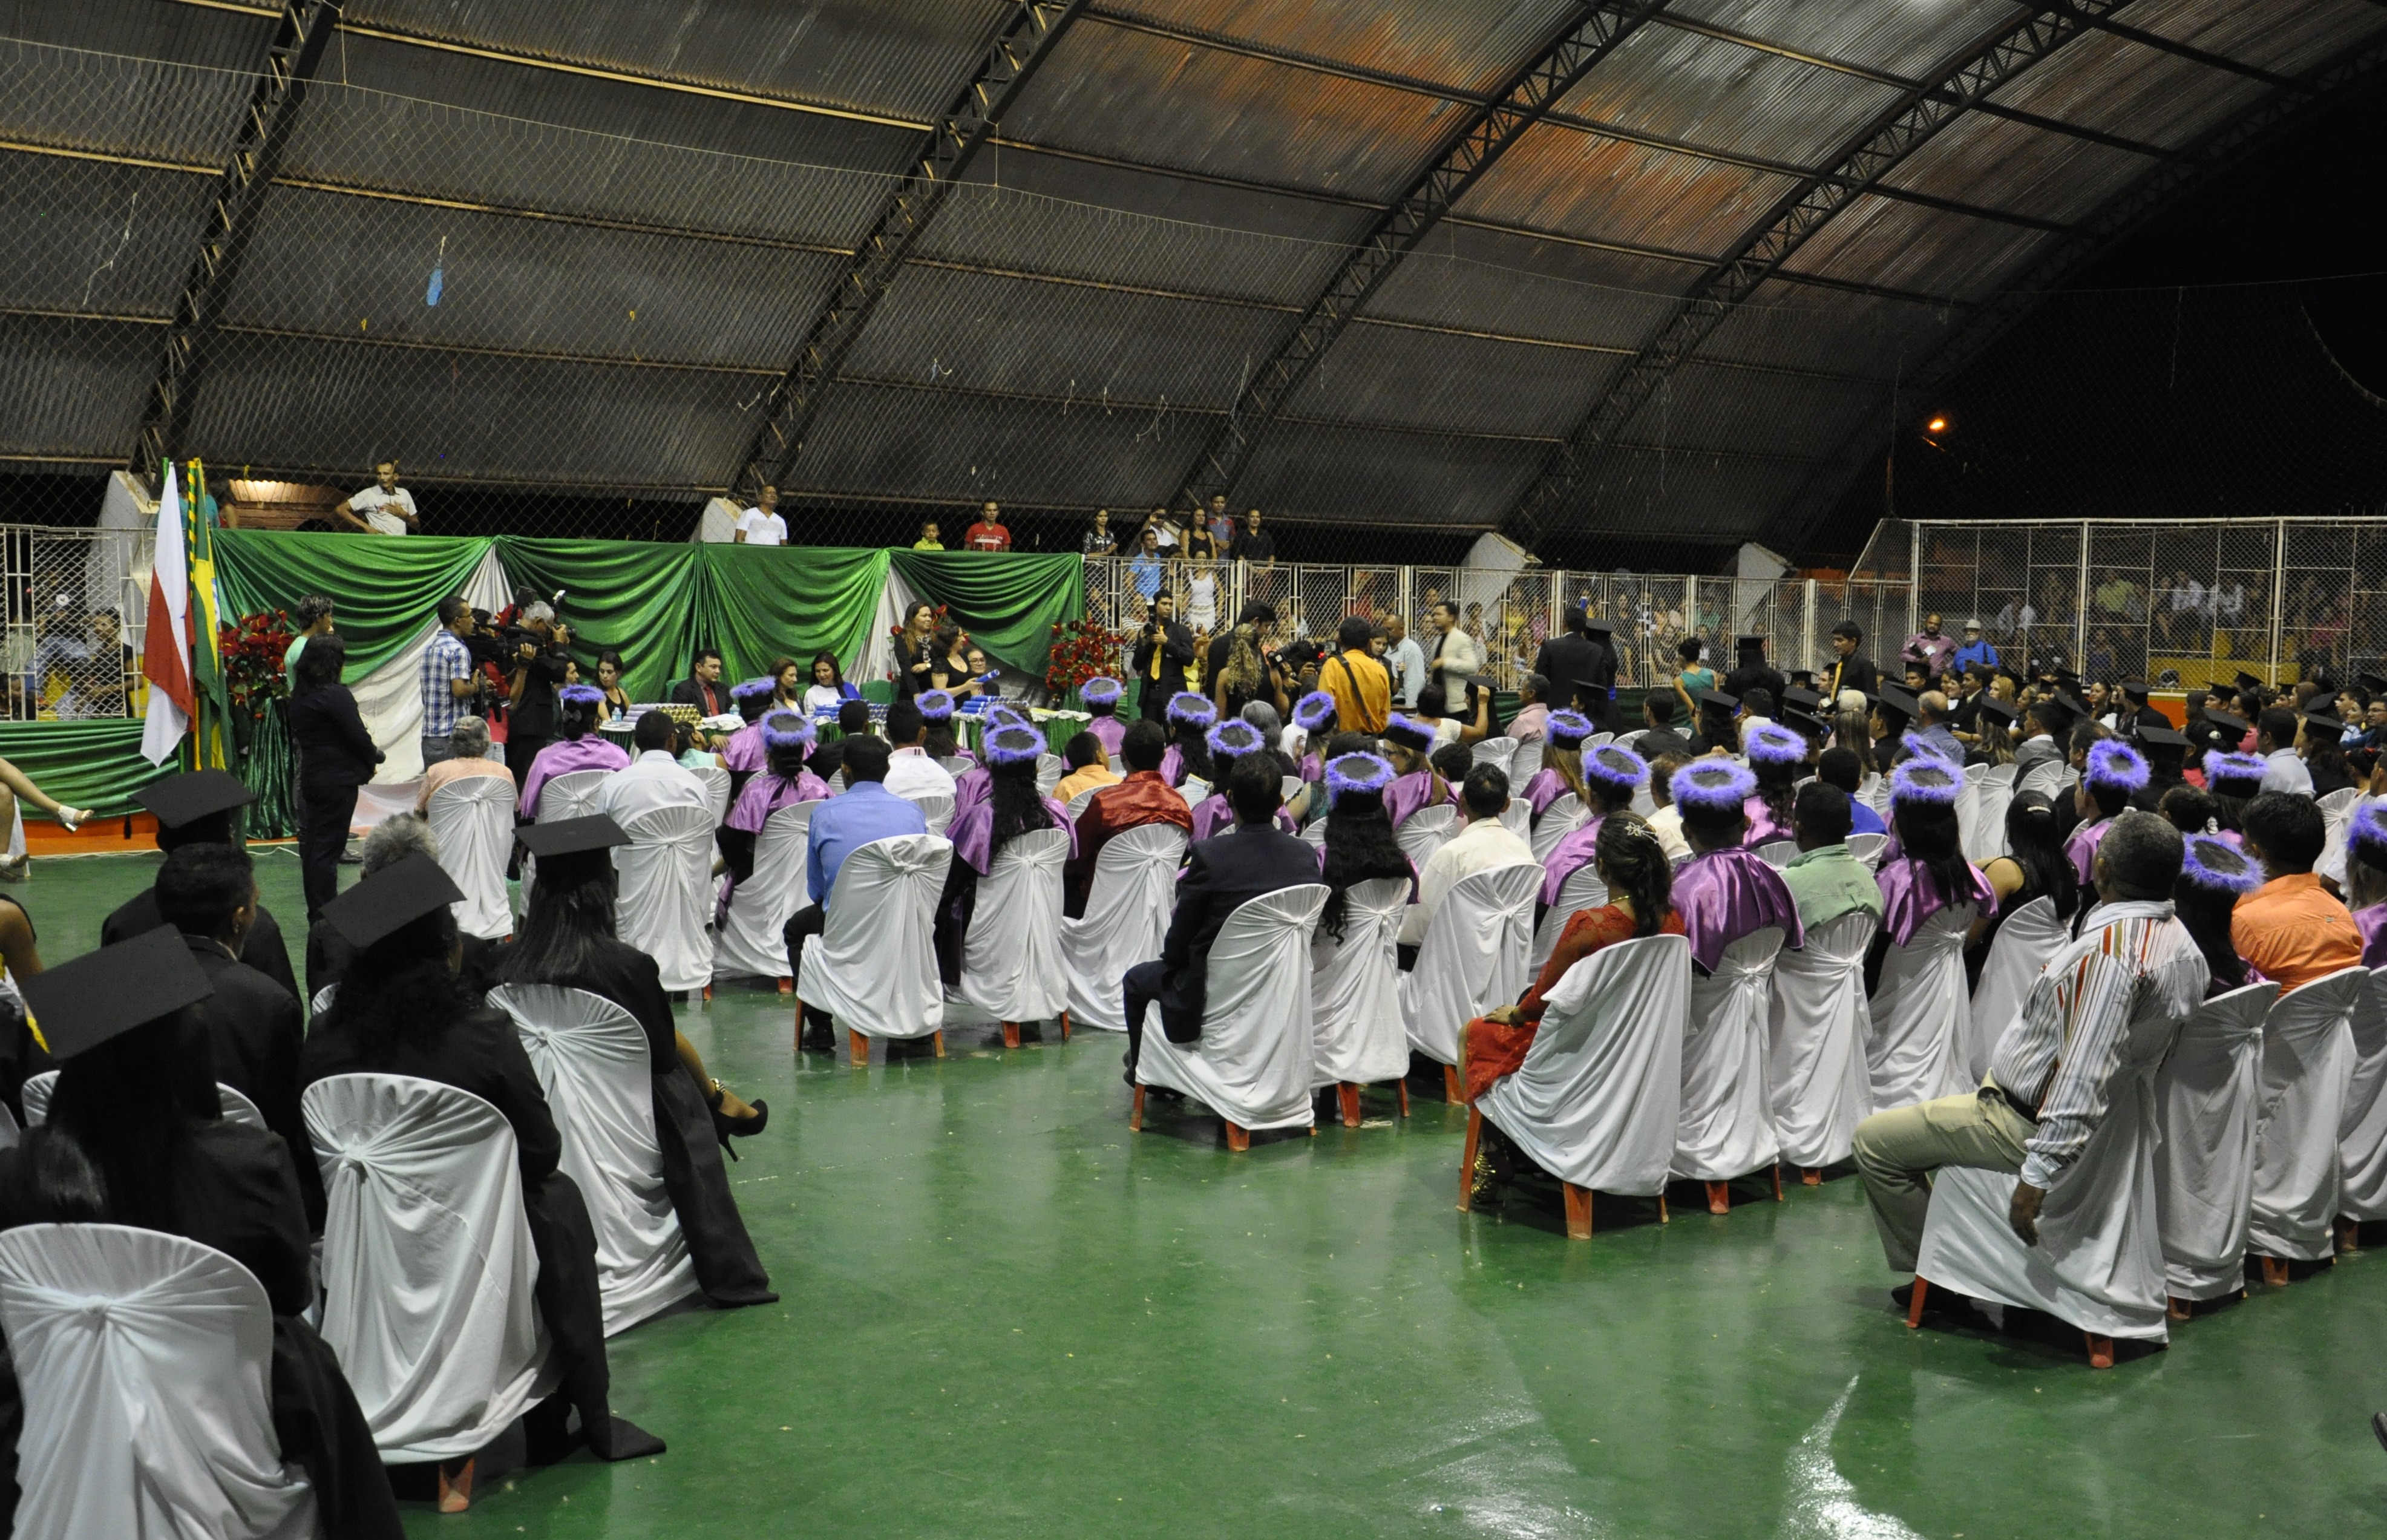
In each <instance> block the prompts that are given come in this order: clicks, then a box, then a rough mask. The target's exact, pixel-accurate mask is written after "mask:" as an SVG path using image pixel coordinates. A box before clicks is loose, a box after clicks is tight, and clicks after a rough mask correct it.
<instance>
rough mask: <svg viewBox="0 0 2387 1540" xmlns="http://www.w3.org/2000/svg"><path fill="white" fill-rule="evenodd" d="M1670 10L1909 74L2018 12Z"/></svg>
mask: <svg viewBox="0 0 2387 1540" xmlns="http://www.w3.org/2000/svg"><path fill="white" fill-rule="evenodd" d="M1667 10H1668V11H1669V12H1670V13H1671V14H1674V15H1679V16H1683V17H1686V18H1689V19H1695V20H1699V21H1705V22H1708V23H1710V24H1711V25H1714V26H1717V27H1723V28H1726V29H1728V30H1730V31H1732V32H1742V33H1746V34H1748V35H1749V36H1751V37H1755V38H1761V39H1762V40H1764V41H1765V42H1768V43H1773V44H1780V45H1781V46H1783V47H1786V48H1790V49H1795V50H1797V51H1798V52H1800V53H1804V54H1812V55H1815V56H1818V57H1824V58H1828V59H1832V60H1835V61H1837V62H1840V63H1844V64H1849V65H1853V66H1857V67H1859V68H1863V69H1876V70H1880V71H1882V72H1883V73H1886V74H1892V75H1900V76H1904V77H1906V78H1908V79H1914V78H1917V77H1919V76H1922V75H1923V74H1925V73H1926V72H1928V71H1929V70H1931V69H1933V68H1934V67H1936V66H1937V65H1939V63H1941V62H1942V61H1943V60H1945V59H1948V58H1950V57H1953V56H1954V55H1955V53H1956V52H1957V50H1958V49H1960V48H1963V47H1964V46H1965V45H1966V44H1969V43H1972V42H1974V41H1975V40H1977V39H1978V38H1981V37H1984V36H1987V35H1988V34H1989V31H1990V29H1992V28H1994V27H1997V26H2000V25H2001V24H2002V23H2004V22H2007V21H2010V20H2012V19H2014V18H2016V17H2019V16H2020V15H2021V14H2022V12H2023V7H2022V6H2017V5H2015V4H2014V3H2013V0H1897V3H1895V4H1879V3H1876V4H1862V5H1820V6H1819V5H1816V4H1814V0H1674V3H1673V5H1671V6H1668V7H1667Z"/></svg>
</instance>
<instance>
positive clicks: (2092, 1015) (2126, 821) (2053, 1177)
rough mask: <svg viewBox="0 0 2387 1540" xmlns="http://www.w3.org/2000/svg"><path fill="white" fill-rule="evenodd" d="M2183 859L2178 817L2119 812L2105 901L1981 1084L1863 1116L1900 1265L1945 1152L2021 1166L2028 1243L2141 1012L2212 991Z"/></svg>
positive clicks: (2100, 869)
mask: <svg viewBox="0 0 2387 1540" xmlns="http://www.w3.org/2000/svg"><path fill="white" fill-rule="evenodd" d="M1903 838H1904V836H1903V835H1902V834H1901V839H1903ZM2179 869H2180V837H2179V830H2178V829H2176V828H2173V827H2171V826H2170V825H2169V824H2166V823H2165V822H2164V821H2163V820H2162V819H2160V818H2157V817H2154V816H2153V815H2151V814H2143V813H2131V814H2126V815H2125V816H2123V817H2122V818H2120V819H2117V820H2116V821H2115V826H2114V828H2113V830H2112V832H2110V833H2109V834H2107V835H2106V836H2105V838H2104V839H2103V840H2101V841H2100V842H2099V844H2098V847H2097V860H2096V866H2095V869H2094V872H2093V878H2094V881H2095V883H2096V888H2097V896H2098V898H2099V899H2100V900H2101V901H2102V902H2101V903H2100V905H2099V907H2097V908H2096V909H2094V910H2093V911H2091V912H2090V915H2089V916H2088V919H2087V921H2086V922H2085V923H2086V927H2087V928H2086V931H2085V933H2084V934H2083V935H2082V936H2081V937H2080V938H2079V939H2078V940H2075V941H2073V942H2072V943H2071V944H2070V945H2068V946H2066V947H2065V948H2064V949H2063V950H2062V951H2061V952H2058V953H2056V954H2055V955H2054V957H2052V958H2051V959H2050V960H2049V962H2048V964H2047V966H2046V967H2045V968H2044V969H2042V970H2041V971H2040V975H2039V978H2038V979H2037V981H2036V982H2034V983H2033V984H2032V985H2031V987H2030V992H2029V994H2028V995H2027V997H2026V999H2025V1001H2024V1004H2023V1008H2022V1014H2021V1015H2020V1016H2017V1017H2016V1018H2015V1019H2014V1024H2013V1025H2012V1026H2011V1027H2009V1028H2008V1029H2006V1032H2005V1035H2004V1036H2003V1037H2002V1038H2001V1039H1999V1041H1998V1046H1997V1050H1996V1053H1995V1054H1993V1056H1992V1057H1991V1059H1990V1061H1989V1079H1988V1080H1987V1081H1985V1082H1984V1083H1983V1084H1982V1086H1981V1088H1980V1090H1978V1091H1977V1092H1966V1093H1964V1094H1963V1095H1960V1096H1946V1097H1941V1098H1940V1099H1939V1100H1938V1101H1933V1102H1924V1103H1920V1104H1918V1105H1914V1106H1910V1107H1900V1108H1898V1109H1896V1110H1894V1111H1889V1112H1877V1113H1876V1114H1874V1115H1873V1116H1872V1117H1868V1118H1866V1119H1865V1120H1864V1121H1863V1122H1862V1123H1860V1124H1858V1125H1857V1134H1856V1160H1857V1166H1858V1168H1859V1169H1860V1170H1861V1171H1863V1174H1864V1194H1865V1202H1866V1204H1867V1205H1869V1206H1870V1207H1871V1208H1872V1210H1873V1219H1874V1227H1875V1229H1876V1230H1877V1231H1879V1232H1880V1235H1881V1244H1882V1252H1883V1255H1884V1256H1885V1257H1886V1258H1887V1259H1888V1263H1889V1266H1890V1267H1891V1269H1894V1270H1896V1271H1899V1272H1910V1273H1911V1272H1913V1270H1914V1257H1915V1252H1916V1250H1917V1248H1919V1247H1920V1246H1921V1244H1922V1242H1923V1220H1924V1215H1925V1212H1926V1210H1927V1209H1928V1207H1929V1205H1930V1201H1931V1173H1932V1172H1933V1171H1936V1170H1938V1169H1939V1168H1941V1167H1943V1166H1964V1167H1971V1168H1977V1169H1980V1170H1987V1171H2009V1172H2016V1173H2019V1174H2020V1176H2021V1178H2022V1180H2021V1183H2020V1184H2019V1185H2017V1186H2016V1187H2015V1188H2014V1200H2013V1204H2012V1206H2011V1208H2010V1209H2009V1212H2008V1220H2009V1222H2010V1223H2011V1224H2012V1225H2013V1227H2014V1232H2015V1234H2017V1235H2018V1236H2020V1237H2021V1239H2022V1240H2023V1242H2024V1243H2025V1244H2029V1245H2035V1244H2037V1243H2038V1240H2039V1231H2038V1218H2039V1209H2040V1202H2041V1200H2043V1199H2044V1198H2045V1197H2046V1195H2047V1191H2048V1189H2049V1188H2050V1187H2052V1186H2053V1185H2054V1184H2055V1182H2056V1181H2057V1180H2059V1179H2060V1178H2061V1177H2062V1176H2063V1174H2064V1172H2065V1169H2066V1168H2068V1167H2069V1166H2070V1165H2071V1164H2072V1163H2073V1161H2075V1160H2076V1159H2078V1157H2079V1155H2080V1152H2081V1151H2082V1150H2083V1149H2085V1148H2087V1146H2088V1143H2089V1141H2090V1136H2091V1135H2092V1134H2094V1133H2095V1132H2096V1131H2097V1126H2098V1124H2099V1123H2100V1122H2102V1121H2103V1118H2104V1115H2105V1111H2106V1108H2107V1106H2108V1105H2109V1103H2108V1101H2107V1082H2108V1081H2109V1080H2110V1079H2112V1078H2113V1074H2114V1069H2115V1065H2116V1064H2117V1063H2118V1062H2119V1059H2120V1055H2121V1052H2122V1047H2123V1044H2124V1043H2125V1042H2126V1041H2128V1037H2129V1033H2130V1028H2131V1025H2132V1023H2133V1022H2134V1021H2137V1020H2140V1019H2142V1018H2144V1017H2146V1016H2156V1017H2160V1018H2161V1019H2163V1020H2166V1021H2169V1022H2172V1023H2174V1024H2177V1023H2179V1022H2180V1021H2183V1020H2185V1019H2186V1018H2187V1017H2188V1016H2189V1014H2190V1013H2191V1012H2192V1011H2193V1010H2195V1009H2196V1006H2197V1004H2198V1003H2199V1002H2200V1001H2202V1000H2203V999H2204V985H2205V966H2204V957H2203V956H2202V955H2201V954H2200V953H2198V951H2197V947H2196V940H2195V938H2193V937H2192V936H2191V935H2190V934H2189V931H2188V928H2187V927H2186V926H2184V925H2182V924H2181V923H2180V922H2179V917H2178V916H2177V915H2175V914H2174V913H2173V908H2172V898H2171V893H2172V887H2173V884H2174V883H2176V882H2177V881H2179ZM1943 1293H1947V1291H1943V1290H1939V1289H1934V1290H1931V1291H1930V1292H1929V1293H1928V1294H1926V1295H1925V1296H1924V1299H1925V1308H1926V1309H1947V1308H1951V1307H1954V1306H1961V1305H1962V1303H1963V1302H1962V1300H1961V1299H1960V1298H1952V1297H1951V1298H1949V1299H1945V1300H1943V1299H1942V1298H1941V1295H1942V1294H1943ZM1912 1294H1913V1285H1912V1284H1908V1285H1904V1286H1901V1288H1899V1289H1897V1290H1895V1291H1893V1293H1892V1296H1891V1297H1892V1298H1894V1299H1895V1300H1897V1302H1898V1304H1899V1306H1900V1307H1901V1308H1904V1307H1905V1306H1906V1304H1907V1302H1908V1299H1909V1298H1910V1296H1911V1295H1912Z"/></svg>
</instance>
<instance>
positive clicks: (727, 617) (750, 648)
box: [682, 545, 888, 684]
mask: <svg viewBox="0 0 2387 1540" xmlns="http://www.w3.org/2000/svg"><path fill="white" fill-rule="evenodd" d="M697 549H699V550H700V551H701V552H702V553H703V554H702V556H701V560H700V564H701V567H702V569H703V573H704V609H703V612H702V614H701V617H700V619H699V621H698V624H697V626H696V638H695V640H696V645H699V646H708V647H718V648H719V649H721V652H722V661H723V663H724V665H725V670H724V675H723V676H724V677H725V678H727V679H730V680H733V681H734V680H739V679H751V678H753V677H755V676H756V675H760V674H761V673H762V672H763V671H764V669H766V668H768V667H769V666H770V665H771V663H772V661H773V660H774V659H777V658H782V657H787V658H793V659H795V660H796V662H797V663H801V664H802V665H803V668H804V681H805V682H806V683H807V684H809V683H810V682H811V681H812V660H813V655H814V654H815V653H818V652H834V653H836V654H837V656H838V661H839V663H840V666H844V665H849V664H851V663H852V662H853V660H854V659H855V658H856V657H858V656H859V655H860V654H861V651H862V650H863V648H864V647H865V646H866V645H867V644H868V642H869V640H870V622H871V619H872V617H873V616H874V615H876V614H877V613H878V596H879V594H880V592H881V591H882V590H883V589H885V587H887V556H888V553H887V552H886V551H883V550H859V549H845V548H839V547H799V546H739V545H704V546H700V547H698V548H697ZM685 672H686V665H685V663H683V664H682V674H683V675H684V674H685ZM855 682H856V683H857V684H858V683H861V681H859V680H856V681H855Z"/></svg>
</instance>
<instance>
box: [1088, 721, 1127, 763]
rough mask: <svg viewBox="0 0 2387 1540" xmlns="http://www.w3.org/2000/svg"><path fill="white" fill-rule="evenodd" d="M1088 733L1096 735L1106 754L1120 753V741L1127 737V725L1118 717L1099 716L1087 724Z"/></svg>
mask: <svg viewBox="0 0 2387 1540" xmlns="http://www.w3.org/2000/svg"><path fill="white" fill-rule="evenodd" d="M1086 731H1088V732H1090V733H1092V734H1093V735H1094V737H1095V738H1096V739H1097V740H1099V741H1100V742H1101V744H1102V746H1103V752H1104V753H1105V754H1116V753H1118V751H1119V739H1121V738H1125V737H1127V724H1126V723H1124V722H1122V721H1120V720H1119V719H1118V717H1116V716H1097V717H1095V718H1094V719H1093V720H1092V721H1091V722H1088V723H1087V724H1086Z"/></svg>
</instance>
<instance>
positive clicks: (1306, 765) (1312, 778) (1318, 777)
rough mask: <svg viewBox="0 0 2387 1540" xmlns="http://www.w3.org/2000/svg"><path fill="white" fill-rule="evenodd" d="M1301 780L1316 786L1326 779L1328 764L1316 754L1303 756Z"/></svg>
mask: <svg viewBox="0 0 2387 1540" xmlns="http://www.w3.org/2000/svg"><path fill="white" fill-rule="evenodd" d="M1301 778H1302V779H1303V780H1306V781H1307V782H1308V783H1309V784H1310V785H1312V786H1316V785H1317V784H1318V783H1319V782H1320V781H1322V780H1324V779H1325V778H1326V762H1325V761H1324V760H1322V759H1320V758H1319V757H1318V756H1317V755H1316V754H1304V755H1302V756H1301Z"/></svg>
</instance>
